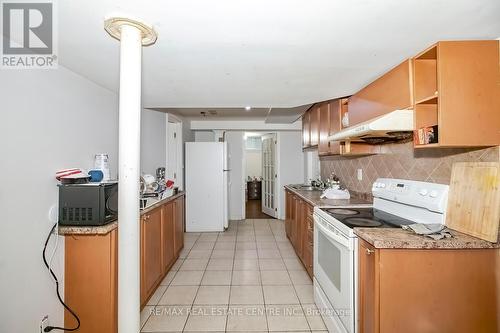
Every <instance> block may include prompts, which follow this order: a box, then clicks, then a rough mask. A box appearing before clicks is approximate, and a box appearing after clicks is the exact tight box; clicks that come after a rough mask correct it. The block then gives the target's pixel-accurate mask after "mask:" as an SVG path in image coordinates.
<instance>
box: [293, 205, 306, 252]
mask: <svg viewBox="0 0 500 333" xmlns="http://www.w3.org/2000/svg"><path fill="white" fill-rule="evenodd" d="M303 205H304V203H303V201H302V200H300V199H297V201H296V206H295V230H296V232H295V242H294V247H295V252H296V253H297V255H298V256H299V258H301V259H302V234H303V225H304V224H303V220H304V218H303V216H304V212H303V209H304V208H303Z"/></svg>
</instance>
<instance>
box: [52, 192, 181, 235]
mask: <svg viewBox="0 0 500 333" xmlns="http://www.w3.org/2000/svg"><path fill="white" fill-rule="evenodd" d="M184 194H185V192H184V191H181V192H179V193H177V194H175V195H172V196H170V197H168V198H165V199H163V200H159V201H158V202H155V203H154V204H152V205H150V206H148V207H147V208H145V209H143V210H141V216H142V215H144V214H147V213H149V212H150V211H152V210H154V209H155V208H157V207H159V206H161V205H163V204H166V203H167V202H169V201H172V200H175V199H177V198H178V197H180V196H183V195H184ZM117 227H118V221H117V220H115V221H112V222H110V223H108V224H105V225H101V226H82V227H80V226H59V231H58V232H59V235H105V234H107V233H109V232H111V231H112V230H114V229H116V228H117Z"/></svg>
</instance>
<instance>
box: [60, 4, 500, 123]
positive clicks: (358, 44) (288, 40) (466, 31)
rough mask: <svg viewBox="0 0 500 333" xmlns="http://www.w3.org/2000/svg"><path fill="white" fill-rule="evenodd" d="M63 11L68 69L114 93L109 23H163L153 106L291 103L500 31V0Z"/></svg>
mask: <svg viewBox="0 0 500 333" xmlns="http://www.w3.org/2000/svg"><path fill="white" fill-rule="evenodd" d="M58 10H59V15H58V17H59V29H58V33H59V61H60V64H62V65H63V66H66V67H68V68H70V69H71V70H73V71H75V72H77V73H79V74H81V75H83V76H85V77H87V78H89V79H90V80H92V81H94V82H96V83H98V84H100V85H102V86H104V87H106V88H108V89H111V90H114V91H117V90H118V66H119V42H118V41H116V40H114V39H112V38H111V37H110V36H108V35H107V34H106V32H105V31H104V29H103V22H104V18H105V17H109V16H111V15H116V14H118V15H127V16H131V17H134V18H140V19H142V20H144V21H145V22H147V23H149V24H152V25H153V26H154V27H155V29H156V30H157V32H158V35H159V37H158V41H157V43H156V44H155V45H153V46H149V47H146V48H144V52H143V64H144V66H143V69H144V70H143V104H144V106H145V107H149V108H182V107H188V108H241V107H244V106H246V105H251V106H253V107H257V108H263V110H268V108H269V107H272V108H292V107H295V106H298V105H305V104H309V103H312V102H315V101H320V100H326V99H330V98H335V97H339V96H345V95H350V94H352V93H354V92H355V91H357V90H358V89H359V88H361V87H363V86H364V85H365V84H367V83H369V82H370V81H372V80H373V79H374V78H376V77H378V76H380V75H381V74H382V73H384V72H385V71H387V70H388V69H389V68H391V67H393V66H395V65H396V64H398V63H399V62H401V61H402V60H403V59H404V58H407V57H409V56H412V55H414V54H415V53H417V52H418V51H420V50H422V49H424V48H425V47H427V46H428V45H430V44H432V43H433V42H435V41H437V40H445V39H492V38H498V37H499V36H500V19H499V18H500V1H499V0H481V1H478V0H447V1H444V0H427V1H424V0H405V1H401V0H325V1H318V0H310V1H298V0H283V1H277V0H276V1H272V0H247V1H243V0H218V1H207V0H182V1H172V0H170V1H169V0H166V1H153V0H145V1H144V0H143V1H137V0H118V1H116V0H115V1H112V0H101V1H96V0H94V1H83V0H79V1H58ZM241 111H242V116H243V117H244V116H247V113H245V111H244V110H243V109H241ZM269 121H272V120H269Z"/></svg>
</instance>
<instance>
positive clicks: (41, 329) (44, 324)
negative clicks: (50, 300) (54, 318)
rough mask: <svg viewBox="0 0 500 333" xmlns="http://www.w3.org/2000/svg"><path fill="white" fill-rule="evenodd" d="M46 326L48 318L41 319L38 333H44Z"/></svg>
mask: <svg viewBox="0 0 500 333" xmlns="http://www.w3.org/2000/svg"><path fill="white" fill-rule="evenodd" d="M47 326H49V316H45V317H43V318H42V320H41V321H40V333H44V332H45V328H47Z"/></svg>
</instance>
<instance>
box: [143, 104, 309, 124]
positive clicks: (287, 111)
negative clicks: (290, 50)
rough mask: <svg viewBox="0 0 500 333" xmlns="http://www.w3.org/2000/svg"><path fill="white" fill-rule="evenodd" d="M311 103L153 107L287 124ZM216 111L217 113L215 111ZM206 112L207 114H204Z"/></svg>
mask: <svg viewBox="0 0 500 333" xmlns="http://www.w3.org/2000/svg"><path fill="white" fill-rule="evenodd" d="M310 106H311V104H307V105H301V106H298V107H294V108H251V109H250V110H246V109H245V108H244V107H239V108H151V109H153V110H156V111H162V112H167V113H171V114H174V115H177V116H182V117H185V118H189V119H196V120H234V119H236V118H237V119H239V120H265V122H266V123H268V124H273V123H275V124H276V123H277V124H283V123H285V124H287V123H293V122H294V121H295V120H297V119H298V118H299V117H300V116H301V115H302V114H303V113H304V112H305V111H306V110H307V109H309V107H310ZM214 112H215V113H216V114H215V115H214V114H213V113H214ZM202 113H205V114H202Z"/></svg>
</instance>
